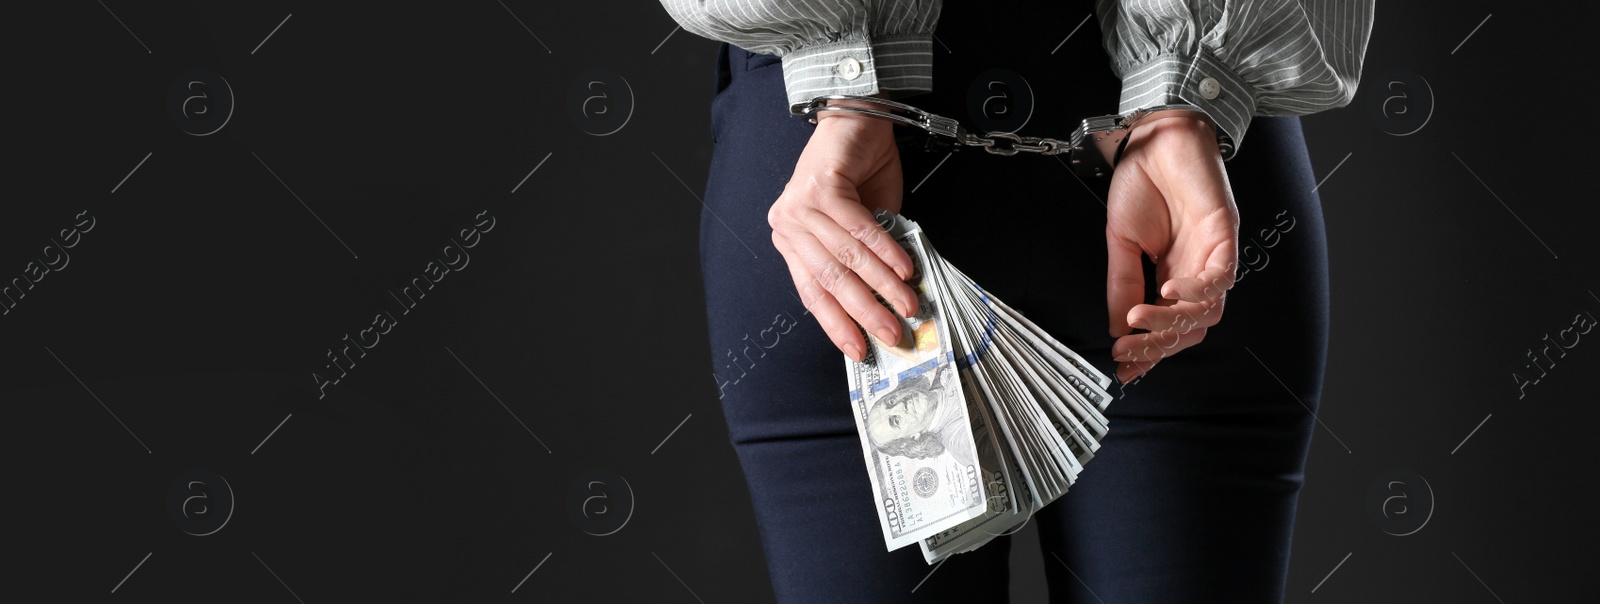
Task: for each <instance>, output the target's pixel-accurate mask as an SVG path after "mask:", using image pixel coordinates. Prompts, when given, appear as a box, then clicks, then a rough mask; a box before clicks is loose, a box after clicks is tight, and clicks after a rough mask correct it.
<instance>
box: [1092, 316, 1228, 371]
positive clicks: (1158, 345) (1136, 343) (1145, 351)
mask: <svg viewBox="0 0 1600 604" xmlns="http://www.w3.org/2000/svg"><path fill="white" fill-rule="evenodd" d="M1205 339H1206V328H1204V327H1196V328H1194V329H1191V330H1189V331H1188V332H1184V333H1179V332H1178V331H1175V330H1168V331H1152V332H1150V333H1141V334H1135V335H1131V336H1123V337H1121V338H1117V342H1116V343H1115V344H1112V345H1111V359H1112V360H1114V361H1117V362H1119V363H1145V364H1147V365H1152V366H1153V365H1154V364H1155V363H1156V362H1159V361H1161V360H1162V359H1165V358H1167V357H1170V356H1172V355H1175V354H1178V353H1179V352H1183V351H1184V350H1185V349H1187V348H1189V347H1190V346H1194V345H1195V344H1199V343H1200V342H1201V341H1202V340H1205ZM1147 370H1148V369H1147Z"/></svg>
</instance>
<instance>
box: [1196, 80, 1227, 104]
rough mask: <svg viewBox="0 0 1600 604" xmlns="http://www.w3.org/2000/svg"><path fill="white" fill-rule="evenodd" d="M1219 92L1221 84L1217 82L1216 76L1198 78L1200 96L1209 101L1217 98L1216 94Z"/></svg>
mask: <svg viewBox="0 0 1600 604" xmlns="http://www.w3.org/2000/svg"><path fill="white" fill-rule="evenodd" d="M1221 92H1222V85H1221V84H1218V83H1217V79H1216V78H1206V79H1204V80H1200V98H1203V99H1205V100H1208V101H1209V100H1211V99H1214V98H1217V94H1219V93H1221Z"/></svg>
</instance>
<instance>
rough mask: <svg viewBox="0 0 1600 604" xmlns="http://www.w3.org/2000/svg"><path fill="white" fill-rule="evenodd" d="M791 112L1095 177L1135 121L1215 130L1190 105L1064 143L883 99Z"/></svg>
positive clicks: (1079, 132)
mask: <svg viewBox="0 0 1600 604" xmlns="http://www.w3.org/2000/svg"><path fill="white" fill-rule="evenodd" d="M835 100H849V101H858V102H864V103H870V104H874V105H878V106H880V107H885V108H886V109H883V110H880V109H869V108H866V107H854V106H847V105H831V104H829V101H835ZM791 111H792V112H793V113H796V114H799V115H804V116H806V117H807V118H808V119H809V121H810V122H811V123H813V124H814V123H816V122H817V119H819V118H820V117H821V116H822V114H823V113H825V112H828V111H848V112H851V113H860V114H863V115H869V116H872V117H876V118H880V119H886V120H889V121H892V122H896V123H899V124H903V125H907V126H912V127H914V128H918V129H921V130H923V131H926V132H928V133H930V134H932V135H934V136H935V137H939V138H943V139H947V140H948V141H950V142H953V143H955V144H954V145H953V146H951V150H952V151H955V150H958V149H960V148H961V147H982V148H983V150H984V151H986V152H988V153H990V154H993V155H1016V154H1017V153H1019V152H1027V153H1038V154H1040V155H1061V154H1068V155H1070V157H1071V161H1070V162H1069V163H1070V164H1071V167H1072V168H1073V170H1074V171H1077V172H1080V173H1083V174H1086V175H1089V176H1097V177H1104V176H1109V175H1110V173H1111V170H1112V167H1113V166H1115V165H1116V161H1117V159H1118V158H1119V157H1120V156H1121V153H1122V146H1123V145H1124V144H1125V143H1126V141H1127V135H1128V132H1129V131H1130V130H1132V128H1133V127H1134V126H1135V125H1138V124H1139V123H1141V122H1147V121H1153V120H1158V119H1162V118H1165V117H1173V116H1178V115H1184V116H1189V117H1197V118H1199V119H1201V120H1204V121H1205V122H1206V123H1208V124H1211V125H1212V130H1214V131H1216V130H1217V129H1216V125H1215V124H1214V123H1213V122H1212V121H1211V118H1210V116H1208V115H1206V113H1205V111H1203V110H1201V109H1200V108H1199V107H1196V106H1194V105H1161V106H1159V107H1151V108H1148V109H1140V110H1136V111H1131V112H1128V113H1123V114H1115V115H1104V116H1100V117H1092V118H1089V119H1085V120H1083V123H1082V124H1080V125H1079V126H1078V128H1077V129H1076V130H1074V131H1073V132H1072V135H1071V137H1070V138H1068V139H1067V140H1061V139H1056V138H1047V137H1038V136H1021V135H1018V134H1016V133H1014V132H985V133H982V134H977V133H974V132H972V131H970V130H968V129H966V128H965V127H963V126H962V125H961V122H959V121H956V120H955V119H952V118H948V117H945V116H942V115H938V114H935V113H929V112H927V111H923V110H921V109H918V108H916V107H913V106H911V105H907V104H905V103H900V102H897V101H891V100H889V99H883V98H878V97H872V96H861V95H853V94H830V95H823V96H819V97H816V98H813V99H811V101H810V102H807V103H800V104H797V105H795V107H794V108H792V110H791ZM1219 133H1220V131H1219ZM1217 144H1218V147H1219V149H1220V150H1221V151H1222V156H1223V158H1228V157H1230V156H1232V155H1233V144H1232V142H1231V141H1230V140H1229V139H1228V138H1227V137H1226V136H1219V137H1218V141H1217ZM940 146H945V145H940Z"/></svg>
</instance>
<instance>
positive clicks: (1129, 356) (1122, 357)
mask: <svg viewBox="0 0 1600 604" xmlns="http://www.w3.org/2000/svg"><path fill="white" fill-rule="evenodd" d="M1111 360H1113V361H1116V362H1118V363H1126V362H1128V361H1132V360H1133V351H1128V352H1124V353H1122V354H1119V355H1117V356H1114V357H1111Z"/></svg>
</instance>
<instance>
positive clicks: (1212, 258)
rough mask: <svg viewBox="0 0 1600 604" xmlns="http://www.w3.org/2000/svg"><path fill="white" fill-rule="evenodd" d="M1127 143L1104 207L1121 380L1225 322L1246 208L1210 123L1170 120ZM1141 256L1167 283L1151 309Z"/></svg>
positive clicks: (1137, 132) (1141, 129)
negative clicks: (1237, 195)
mask: <svg viewBox="0 0 1600 604" xmlns="http://www.w3.org/2000/svg"><path fill="white" fill-rule="evenodd" d="M1129 136H1130V137H1131V138H1130V139H1129V140H1128V144H1127V147H1126V148H1125V149H1124V151H1123V154H1122V158H1121V160H1120V161H1118V162H1117V167H1116V171H1115V172H1113V174H1112V177H1111V192H1110V196H1109V199H1108V200H1107V203H1106V208H1107V221H1106V249H1107V252H1108V258H1109V261H1108V263H1107V270H1106V303H1107V307H1108V309H1109V312H1110V319H1111V336H1112V337H1115V338H1117V341H1116V343H1115V344H1114V345H1112V347H1111V356H1112V357H1113V358H1114V359H1115V360H1116V361H1117V362H1118V364H1117V379H1118V380H1119V381H1121V382H1123V383H1126V382H1128V381H1129V380H1132V379H1134V378H1135V377H1137V376H1141V375H1144V374H1145V372H1148V371H1150V369H1151V368H1152V367H1155V365H1156V363H1159V362H1160V361H1161V360H1162V359H1164V358H1166V357H1169V356H1172V355H1174V354H1177V353H1178V352H1179V351H1182V350H1184V349H1186V348H1188V347H1190V346H1194V345H1195V344H1199V343H1200V341H1201V340H1202V339H1204V338H1205V336H1206V330H1208V329H1210V328H1211V327H1213V326H1215V325H1216V324H1217V322H1218V321H1220V320H1222V306H1223V300H1224V299H1225V298H1226V297H1227V291H1228V289H1230V288H1232V287H1233V282H1234V269H1235V267H1236V266H1237V264H1238V249H1239V210H1238V208H1237V207H1235V206H1234V202H1233V191H1232V189H1231V188H1230V187H1229V185H1228V174H1227V171H1226V170H1225V169H1224V168H1223V164H1222V157H1221V154H1220V153H1219V152H1218V150H1217V138H1216V133H1215V132H1213V131H1212V129H1211V126H1210V125H1208V124H1206V123H1205V122H1204V121H1201V120H1198V119H1194V118H1187V117H1169V118H1166V119H1161V120H1156V121H1154V122H1149V123H1146V124H1142V125H1140V126H1137V127H1136V128H1135V129H1134V131H1133V132H1131V133H1129ZM1141 254H1148V255H1149V256H1150V258H1151V260H1152V261H1153V262H1155V265H1156V278H1157V279H1158V280H1159V281H1160V283H1161V287H1160V295H1161V299H1160V300H1158V301H1156V302H1155V303H1154V304H1144V303H1143V302H1144V293H1145V284H1144V270H1143V268H1142V265H1141V264H1140V259H1139V257H1140V255H1141ZM1136 328H1137V329H1144V330H1148V331H1147V332H1146V333H1140V334H1134V333H1133V329H1136Z"/></svg>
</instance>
